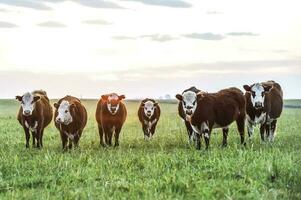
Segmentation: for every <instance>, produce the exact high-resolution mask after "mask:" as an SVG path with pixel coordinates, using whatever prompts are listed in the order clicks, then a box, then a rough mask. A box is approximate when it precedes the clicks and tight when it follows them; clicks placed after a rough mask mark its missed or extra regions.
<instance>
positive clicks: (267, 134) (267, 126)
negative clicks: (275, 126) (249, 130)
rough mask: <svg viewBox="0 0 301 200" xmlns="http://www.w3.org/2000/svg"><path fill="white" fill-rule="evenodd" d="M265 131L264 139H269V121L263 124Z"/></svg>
mask: <svg viewBox="0 0 301 200" xmlns="http://www.w3.org/2000/svg"><path fill="white" fill-rule="evenodd" d="M265 131H266V139H268V140H269V138H270V131H271V124H269V123H266V124H265Z"/></svg>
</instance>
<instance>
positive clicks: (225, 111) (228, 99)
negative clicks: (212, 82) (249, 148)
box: [191, 88, 246, 149]
mask: <svg viewBox="0 0 301 200" xmlns="http://www.w3.org/2000/svg"><path fill="white" fill-rule="evenodd" d="M245 109H246V103H245V98H244V95H243V93H242V91H240V90H239V89H237V88H229V89H224V90H220V91H219V92H217V93H198V94H197V108H196V110H195V112H194V114H193V115H192V117H191V125H192V128H193V129H194V130H195V132H196V133H198V134H196V136H197V137H196V139H197V149H200V147H201V143H200V139H201V136H202V135H203V136H204V138H205V143H206V149H208V147H209V139H210V135H211V131H212V129H213V128H222V129H223V143H222V144H223V146H226V145H227V137H228V131H229V129H228V126H229V125H230V124H231V123H232V122H233V121H236V124H237V128H238V131H239V133H240V141H241V144H245V142H244V133H245V132H244V125H245V115H246V114H245Z"/></svg>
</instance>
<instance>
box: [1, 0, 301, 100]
mask: <svg viewBox="0 0 301 200" xmlns="http://www.w3.org/2000/svg"><path fill="white" fill-rule="evenodd" d="M300 8H301V1H300V0H277V1H275V0H265V1H262V0H245V1H241V0H227V1H220V0H111V1H105V0H0V98H14V96H16V95H20V94H23V93H25V92H27V91H32V90H35V89H44V90H46V91H47V93H48V95H49V97H50V98H60V97H63V96H65V95H67V94H69V95H74V96H77V97H80V98H99V97H100V96H101V95H102V94H105V93H111V92H117V93H119V94H125V95H126V97H127V98H146V97H149V98H159V97H161V96H163V97H164V96H165V95H166V94H169V95H171V97H174V95H175V94H177V93H181V92H182V91H183V90H184V89H186V88H189V87H191V86H196V87H197V88H199V89H201V90H204V91H208V92H216V91H218V90H220V89H223V88H227V87H232V86H235V87H238V88H240V89H242V90H243V87H242V86H243V85H244V84H252V83H255V82H262V81H266V80H275V81H277V82H279V83H280V84H281V86H282V88H283V91H284V98H286V99H292V98H301V90H300V88H299V86H300V85H301V12H300Z"/></svg>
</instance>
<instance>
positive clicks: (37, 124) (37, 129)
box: [16, 90, 53, 148]
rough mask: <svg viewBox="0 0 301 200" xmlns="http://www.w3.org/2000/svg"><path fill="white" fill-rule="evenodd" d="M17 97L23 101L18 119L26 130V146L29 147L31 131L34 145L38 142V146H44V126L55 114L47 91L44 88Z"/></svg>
mask: <svg viewBox="0 0 301 200" xmlns="http://www.w3.org/2000/svg"><path fill="white" fill-rule="evenodd" d="M16 99H17V100H18V101H20V102H21V107H20V109H19V112H18V116H17V119H18V121H19V123H20V124H21V125H22V127H23V129H24V132H25V137H26V148H28V147H29V139H30V132H31V134H32V146H35V144H37V145H36V147H38V148H40V147H43V134H44V128H45V127H46V126H48V124H50V122H51V120H52V116H53V112H52V107H51V105H50V103H49V99H48V97H47V94H46V92H45V91H42V90H36V91H33V92H31V93H29V92H27V93H25V94H24V95H23V96H16ZM36 142H37V143H36Z"/></svg>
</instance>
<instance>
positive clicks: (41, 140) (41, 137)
mask: <svg viewBox="0 0 301 200" xmlns="http://www.w3.org/2000/svg"><path fill="white" fill-rule="evenodd" d="M43 135H44V129H42V130H41V136H40V144H41V147H43Z"/></svg>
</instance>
